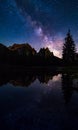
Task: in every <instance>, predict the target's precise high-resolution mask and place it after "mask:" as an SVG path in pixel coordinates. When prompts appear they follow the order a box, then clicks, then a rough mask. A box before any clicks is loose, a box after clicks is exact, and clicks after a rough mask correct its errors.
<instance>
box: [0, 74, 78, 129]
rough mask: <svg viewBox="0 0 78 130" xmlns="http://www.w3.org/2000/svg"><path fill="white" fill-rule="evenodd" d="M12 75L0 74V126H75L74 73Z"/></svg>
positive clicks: (77, 88)
mask: <svg viewBox="0 0 78 130" xmlns="http://www.w3.org/2000/svg"><path fill="white" fill-rule="evenodd" d="M14 77H15V78H14ZM14 77H11V76H9V77H7V75H6V76H5V77H4V76H0V130H3V129H7V130H67V129H69V130H78V74H77V73H76V74H75V73H74V74H70V73H53V74H39V75H38V74H37V75H36V74H35V75H34V72H33V74H24V75H23V76H14Z"/></svg>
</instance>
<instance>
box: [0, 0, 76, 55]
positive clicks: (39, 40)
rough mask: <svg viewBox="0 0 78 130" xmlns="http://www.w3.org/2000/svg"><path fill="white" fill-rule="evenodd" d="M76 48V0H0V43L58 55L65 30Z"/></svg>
mask: <svg viewBox="0 0 78 130" xmlns="http://www.w3.org/2000/svg"><path fill="white" fill-rule="evenodd" d="M69 28H70V29H71V33H72V35H73V38H74V40H75V43H76V46H78V0H0V42H1V43H3V44H5V45H7V46H8V45H11V44H13V43H26V42H28V43H30V44H31V45H32V47H35V49H36V50H39V48H40V47H49V49H50V50H51V51H53V52H54V54H55V55H57V56H60V55H61V49H62V43H63V40H64V37H65V36H66V33H67V31H68V29H69Z"/></svg>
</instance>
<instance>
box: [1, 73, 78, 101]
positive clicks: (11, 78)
mask: <svg viewBox="0 0 78 130" xmlns="http://www.w3.org/2000/svg"><path fill="white" fill-rule="evenodd" d="M36 79H38V81H39V82H40V83H42V84H45V85H44V86H46V85H47V87H48V88H51V87H55V88H57V87H58V82H61V84H60V88H61V90H62V93H63V97H64V101H65V103H66V104H68V103H69V102H70V101H71V98H72V95H73V92H74V91H76V92H78V75H77V74H70V73H61V74H59V72H58V71H52V72H51V71H50V72H49V71H48V72H47V71H34V72H33V71H22V72H16V71H15V72H10V73H8V72H7V73H0V86H3V85H5V84H7V83H9V84H12V85H13V86H15V87H19V86H20V87H29V86H30V85H32V83H34V82H35V81H36Z"/></svg>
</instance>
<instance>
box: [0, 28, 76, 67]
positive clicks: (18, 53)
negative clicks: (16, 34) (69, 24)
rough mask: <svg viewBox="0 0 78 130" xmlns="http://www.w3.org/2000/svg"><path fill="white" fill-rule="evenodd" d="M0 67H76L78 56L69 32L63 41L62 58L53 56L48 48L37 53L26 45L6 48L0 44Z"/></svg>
mask: <svg viewBox="0 0 78 130" xmlns="http://www.w3.org/2000/svg"><path fill="white" fill-rule="evenodd" d="M0 65H11V66H39V67H42V66H43V67H44V66H67V65H78V54H77V53H76V47H75V43H74V40H73V38H72V35H71V33H70V30H69V31H68V33H67V35H66V38H65V40H64V44H63V48H62V58H61V59H60V58H58V57H56V56H54V54H53V52H50V50H49V49H48V48H41V49H40V50H39V52H37V51H36V50H35V49H34V48H32V47H31V46H30V45H29V44H28V43H26V44H13V45H12V46H9V47H6V46H4V45H3V44H0Z"/></svg>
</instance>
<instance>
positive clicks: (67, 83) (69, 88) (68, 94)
mask: <svg viewBox="0 0 78 130" xmlns="http://www.w3.org/2000/svg"><path fill="white" fill-rule="evenodd" d="M62 91H63V95H64V100H65V103H66V104H67V103H69V102H70V101H71V98H72V94H73V92H74V91H76V92H78V79H77V74H70V73H65V74H62Z"/></svg>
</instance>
